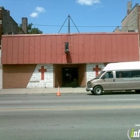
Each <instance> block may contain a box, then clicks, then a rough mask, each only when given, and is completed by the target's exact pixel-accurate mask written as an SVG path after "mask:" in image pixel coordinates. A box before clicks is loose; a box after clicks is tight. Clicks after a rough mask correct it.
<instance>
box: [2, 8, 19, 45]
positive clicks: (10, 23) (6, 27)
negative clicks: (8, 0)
mask: <svg viewBox="0 0 140 140" xmlns="http://www.w3.org/2000/svg"><path fill="white" fill-rule="evenodd" d="M12 33H14V34H17V33H19V29H18V24H17V23H16V22H15V21H14V19H13V18H12V17H11V16H10V11H8V10H5V9H4V7H0V40H1V38H2V34H12ZM0 44H1V43H0Z"/></svg>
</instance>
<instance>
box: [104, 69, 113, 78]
mask: <svg viewBox="0 0 140 140" xmlns="http://www.w3.org/2000/svg"><path fill="white" fill-rule="evenodd" d="M103 78H105V79H108V78H113V74H112V72H111V71H110V72H107V73H105V75H104V76H103Z"/></svg>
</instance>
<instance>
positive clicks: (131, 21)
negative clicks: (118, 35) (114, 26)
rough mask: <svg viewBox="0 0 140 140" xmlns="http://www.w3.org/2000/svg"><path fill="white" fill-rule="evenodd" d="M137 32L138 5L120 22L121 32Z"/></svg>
mask: <svg viewBox="0 0 140 140" xmlns="http://www.w3.org/2000/svg"><path fill="white" fill-rule="evenodd" d="M132 30H135V31H138V4H136V5H135V7H134V8H133V9H132V10H131V12H130V13H129V14H128V15H127V16H126V17H125V18H124V19H123V20H122V32H128V31H132Z"/></svg>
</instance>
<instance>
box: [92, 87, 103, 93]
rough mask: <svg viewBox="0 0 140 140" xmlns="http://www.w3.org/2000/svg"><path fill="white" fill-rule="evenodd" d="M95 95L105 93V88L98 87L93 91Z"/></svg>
mask: <svg viewBox="0 0 140 140" xmlns="http://www.w3.org/2000/svg"><path fill="white" fill-rule="evenodd" d="M93 92H94V94H95V95H101V94H102V93H103V88H102V87H101V86H96V87H94V89H93Z"/></svg>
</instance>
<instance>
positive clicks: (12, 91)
mask: <svg viewBox="0 0 140 140" xmlns="http://www.w3.org/2000/svg"><path fill="white" fill-rule="evenodd" d="M57 91H58V88H17V89H0V94H49V93H54V94H56V93H57ZM60 93H61V94H63V93H87V92H86V88H85V87H84V88H81V87H78V88H71V87H70V88H60Z"/></svg>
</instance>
